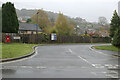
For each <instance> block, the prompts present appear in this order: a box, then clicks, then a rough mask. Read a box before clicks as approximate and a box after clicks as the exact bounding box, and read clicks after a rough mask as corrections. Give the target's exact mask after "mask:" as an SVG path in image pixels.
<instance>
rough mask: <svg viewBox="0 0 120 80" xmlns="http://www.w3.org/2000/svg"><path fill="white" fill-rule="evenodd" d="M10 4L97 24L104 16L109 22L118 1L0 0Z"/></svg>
mask: <svg viewBox="0 0 120 80" xmlns="http://www.w3.org/2000/svg"><path fill="white" fill-rule="evenodd" d="M8 1H10V2H12V3H14V4H15V7H16V8H18V9H22V8H27V9H41V8H43V9H44V10H47V11H52V12H59V11H60V12H62V13H64V14H65V15H67V16H70V17H81V18H83V19H86V20H87V21H90V22H97V21H98V17H100V16H104V17H106V18H107V20H108V21H110V19H111V16H112V14H113V11H114V10H117V9H118V8H117V7H118V1H120V0H1V2H8Z"/></svg>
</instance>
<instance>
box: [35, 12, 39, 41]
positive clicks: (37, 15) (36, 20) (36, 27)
mask: <svg viewBox="0 0 120 80" xmlns="http://www.w3.org/2000/svg"><path fill="white" fill-rule="evenodd" d="M38 14H39V12H37V13H36V17H37V18H36V19H37V20H36V43H38V27H39V26H38Z"/></svg>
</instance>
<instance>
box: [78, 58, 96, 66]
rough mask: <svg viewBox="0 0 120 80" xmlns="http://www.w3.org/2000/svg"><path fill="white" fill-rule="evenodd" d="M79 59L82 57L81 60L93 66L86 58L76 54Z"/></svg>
mask: <svg viewBox="0 0 120 80" xmlns="http://www.w3.org/2000/svg"><path fill="white" fill-rule="evenodd" d="M78 57H79V58H80V59H82V60H83V61H85V62H87V63H88V64H90V65H92V66H93V67H95V65H94V64H92V63H91V62H89V61H87V60H86V59H84V58H82V57H81V56H78Z"/></svg>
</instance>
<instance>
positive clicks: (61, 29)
mask: <svg viewBox="0 0 120 80" xmlns="http://www.w3.org/2000/svg"><path fill="white" fill-rule="evenodd" d="M55 29H56V32H57V34H60V35H71V34H73V30H74V28H73V27H72V26H71V25H70V24H68V21H67V19H66V17H65V16H64V15H63V14H61V13H59V16H58V18H57V21H56V23H55Z"/></svg>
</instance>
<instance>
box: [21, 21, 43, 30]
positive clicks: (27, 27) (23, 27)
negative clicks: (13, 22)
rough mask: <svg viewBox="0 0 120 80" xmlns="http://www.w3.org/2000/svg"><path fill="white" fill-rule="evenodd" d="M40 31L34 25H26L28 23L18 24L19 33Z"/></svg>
mask: <svg viewBox="0 0 120 80" xmlns="http://www.w3.org/2000/svg"><path fill="white" fill-rule="evenodd" d="M36 28H37V29H38V31H42V30H41V29H40V28H39V26H35V24H28V23H19V30H20V31H36Z"/></svg>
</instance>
